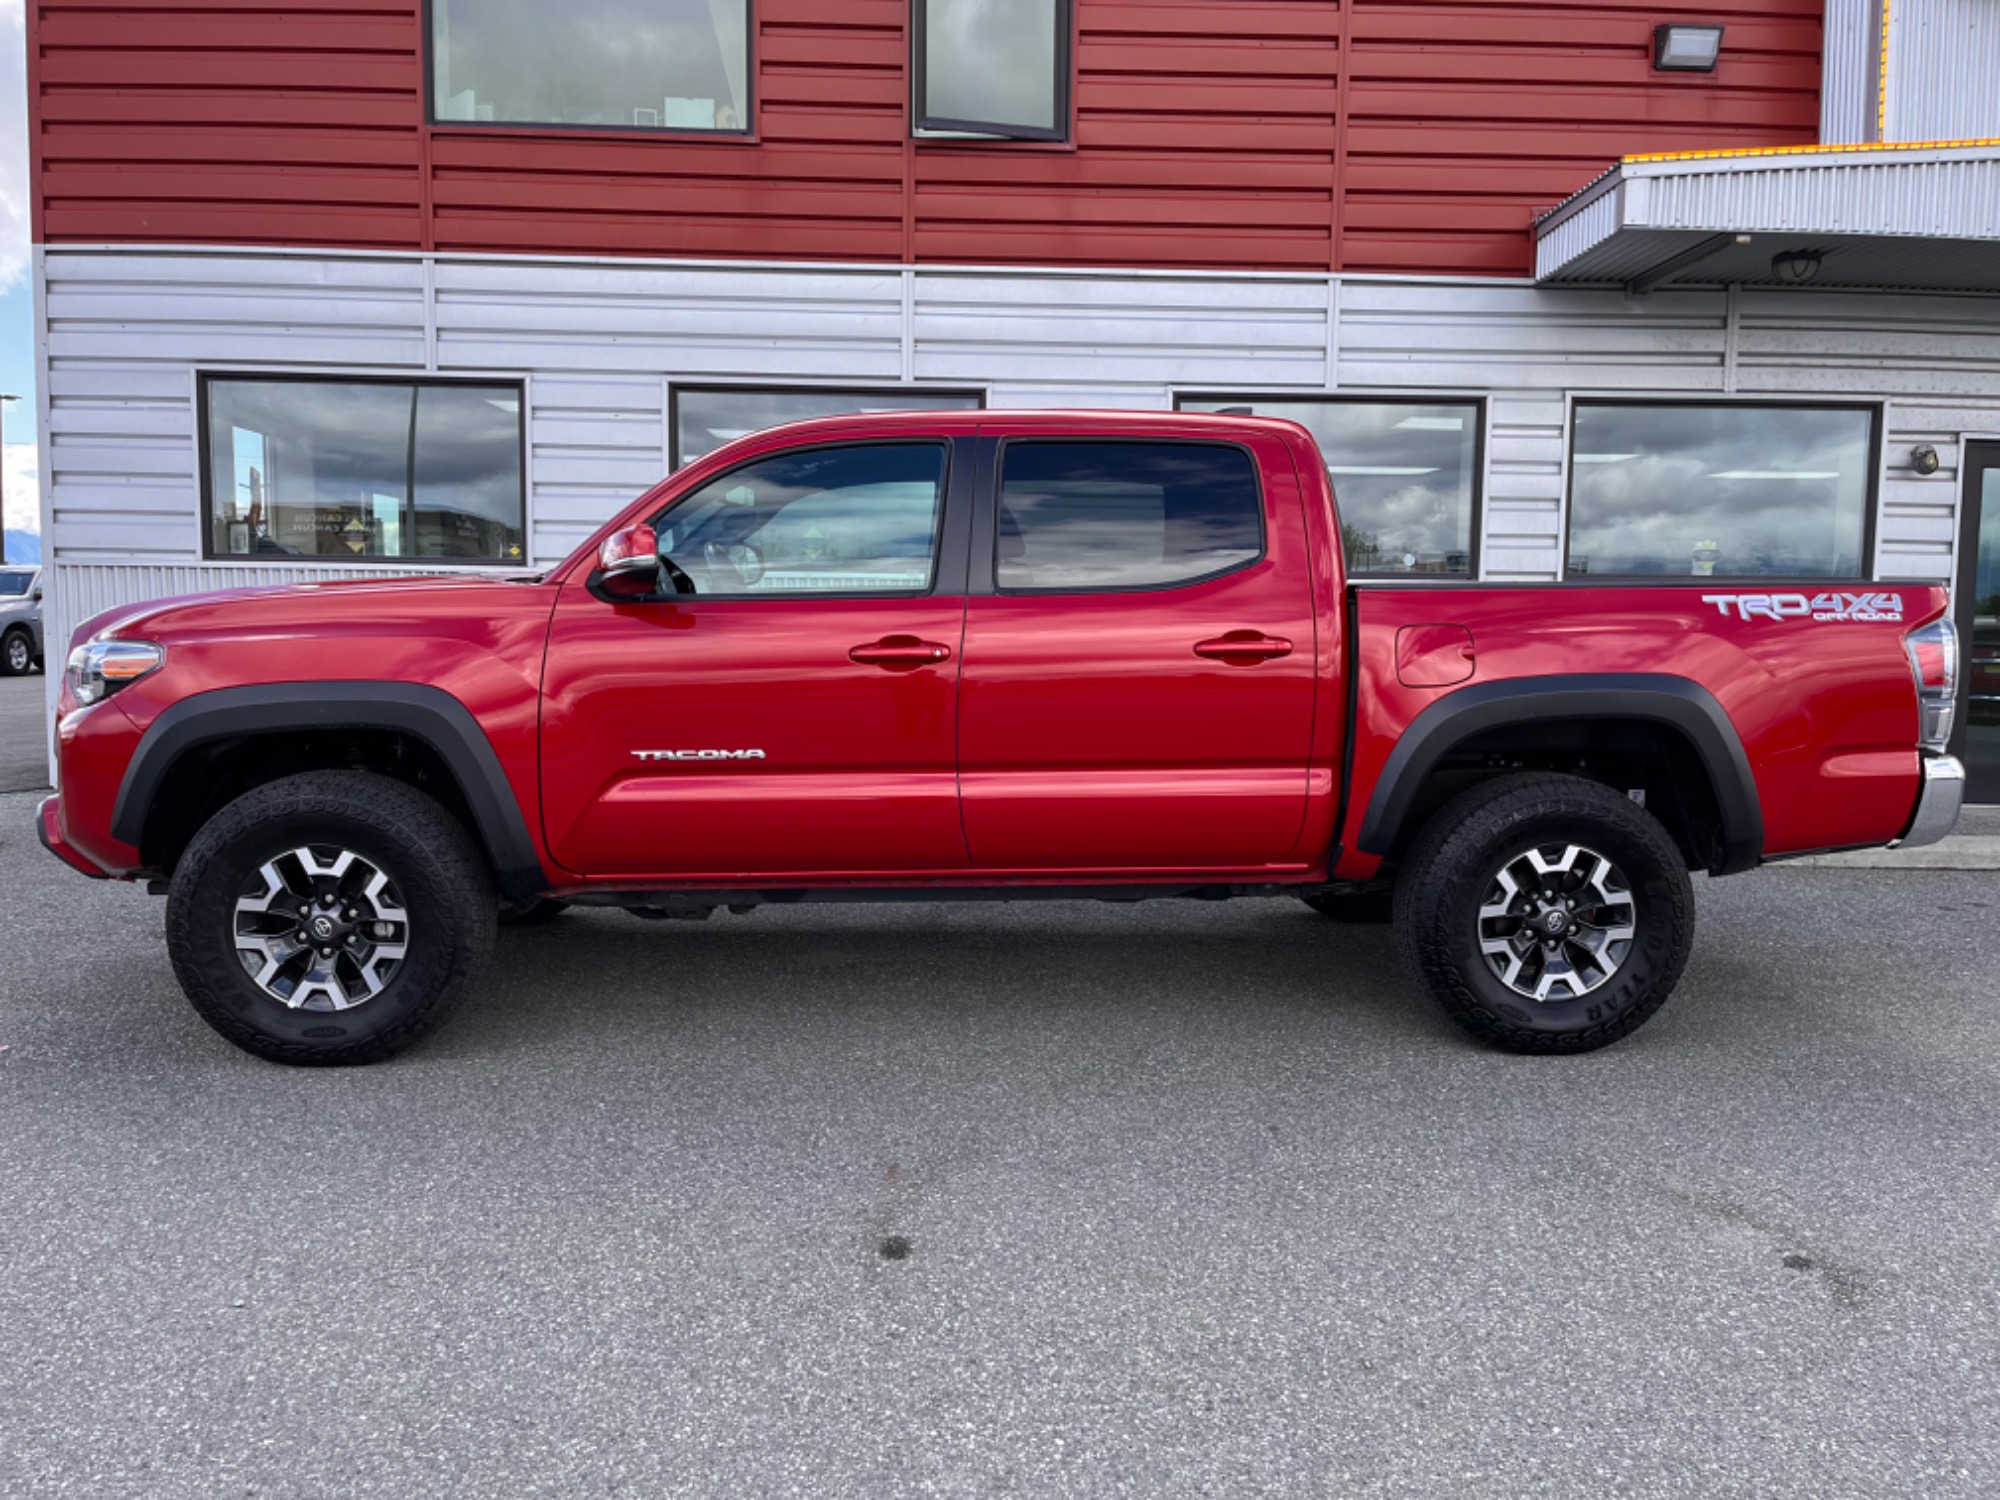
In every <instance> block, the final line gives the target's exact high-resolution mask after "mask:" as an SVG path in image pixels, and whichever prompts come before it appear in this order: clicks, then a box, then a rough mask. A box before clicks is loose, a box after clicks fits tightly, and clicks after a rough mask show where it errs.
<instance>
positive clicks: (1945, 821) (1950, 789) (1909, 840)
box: [1889, 755, 1965, 849]
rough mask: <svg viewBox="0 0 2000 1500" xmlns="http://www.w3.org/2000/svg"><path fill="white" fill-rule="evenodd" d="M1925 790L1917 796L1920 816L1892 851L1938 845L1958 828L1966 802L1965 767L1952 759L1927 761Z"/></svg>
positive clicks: (1930, 758)
mask: <svg viewBox="0 0 2000 1500" xmlns="http://www.w3.org/2000/svg"><path fill="white" fill-rule="evenodd" d="M1923 765H1924V789H1923V791H1922V792H1920V793H1919V794H1918V795H1917V812H1916V816H1915V817H1913V818H1911V819H1910V826H1909V827H1908V828H1906V829H1905V830H1904V831H1903V836H1902V837H1901V838H1899V839H1897V840H1896V842H1895V843H1893V844H1891V845H1890V846H1889V847H1890V848H1892V849H1917V848H1921V847H1922V846H1923V845H1925V844H1935V843H1936V842H1937V841H1938V840H1939V839H1941V838H1943V837H1944V836H1945V835H1946V834H1948V833H1950V832H1951V830H1952V829H1953V828H1954V827H1955V826H1957V823H1958V810H1959V808H1960V806H1962V805H1963V804H1964V802H1965V767H1964V766H1963V765H1961V764H1959V761H1958V758H1957V757H1956V756H1952V755H1926V756H1925V757H1924V762H1923Z"/></svg>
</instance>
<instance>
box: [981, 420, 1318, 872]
mask: <svg viewBox="0 0 2000 1500" xmlns="http://www.w3.org/2000/svg"><path fill="white" fill-rule="evenodd" d="M981 435H982V442H981V494H980V505H979V507H978V511H977V513H976V516H975V521H974V532H973V545H972V583H971V585H970V595H971V597H970V598H969V600H968V603H967V616H966V635H965V664H964V667H963V669H962V672H961V678H960V711H959V772H960V774H959V788H960V797H961V801H962V806H963V809H964V816H965V834H966V841H967V845H968V847H969V850H970V854H971V859H972V863H973V866H974V867H975V868H977V869H981V870H987V871H1084V870H1101V871H1135V872H1147V871H1162V872H1165V871H1176V870H1209V871H1218V870H1231V869H1234V870H1243V869H1254V868H1257V867H1264V866H1271V865H1281V864H1286V863H1288V862H1290V860H1291V857H1292V853H1293V850H1294V846H1295V845H1296V844H1297V843H1298V842H1299V837H1300V832H1301V826H1302V822H1303V819H1304V815H1305V808H1306V787H1307V762H1308V756H1309V753H1310V749H1311V741H1312V721H1313V703H1314V651H1315V641H1314V618H1315V617H1314V612H1313V608H1312V595H1311V586H1310V581H1309V580H1310V570H1309V568H1308V565H1307V550H1306V533H1305V523H1304V516H1303V513H1302V509H1301V502H1300V495H1299V485H1298V480H1297V476H1296V472H1295V470H1294V468H1293V464H1292V460H1291V455H1290V453H1289V451H1288V449H1287V448H1286V447H1285V445H1284V444H1283V443H1282V442H1281V441H1280V440H1279V439H1277V438H1276V437H1273V436H1268V435H1264V434H1252V435H1250V436H1249V437H1247V438H1246V439H1245V440H1243V441H1240V442H1239V441H1228V442H1218V441H1216V440H1215V439H1214V436H1213V433H1212V431H1203V430H1202V429H1200V428H1196V427H1192V426H1191V427H1190V428H1189V430H1188V432H1187V434H1186V435H1181V434H1178V433H1169V434H1166V435H1161V436H1151V435H1149V436H1148V437H1146V438H1145V439H1143V440H1140V439H1136V438H1130V437H1122V436H1115V435H1114V436H1107V437H1105V438H1101V439H1100V438H1091V439H1076V438H1067V437H1053V436H1042V435H1038V433H1037V431H1036V429H1035V428H1034V427H1032V426H1023V427H1022V428H1019V429H1016V430H1013V431H1009V430H1008V429H1007V428H1006V427H1005V425H1004V424H997V423H989V424H987V425H983V426H982V428H981Z"/></svg>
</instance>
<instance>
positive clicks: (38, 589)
mask: <svg viewBox="0 0 2000 1500" xmlns="http://www.w3.org/2000/svg"><path fill="white" fill-rule="evenodd" d="M28 602H29V603H30V604H40V603H41V602H42V586H41V585H40V584H39V583H38V584H36V585H35V591H34V592H33V593H32V594H30V595H28Z"/></svg>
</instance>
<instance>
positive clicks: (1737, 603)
mask: <svg viewBox="0 0 2000 1500" xmlns="http://www.w3.org/2000/svg"><path fill="white" fill-rule="evenodd" d="M1701 602H1702V603H1703V604H1713V605H1714V606H1715V607H1716V609H1717V610H1718V611H1719V612H1720V613H1721V614H1722V615H1723V617H1724V618H1725V619H1726V618H1728V617H1729V616H1730V615H1731V614H1732V613H1733V614H1734V615H1735V616H1736V618H1737V619H1739V620H1803V619H1808V618H1810V619H1814V620H1890V621H1896V620H1901V619H1902V618H1903V596H1902V595H1901V594H1814V595H1812V596H1811V597H1808V596H1806V595H1804V594H1703V595H1702V596H1701Z"/></svg>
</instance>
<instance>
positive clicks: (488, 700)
mask: <svg viewBox="0 0 2000 1500" xmlns="http://www.w3.org/2000/svg"><path fill="white" fill-rule="evenodd" d="M1945 608H1946V597H1945V593H1944V591H1943V590H1942V589H1938V588H1933V587H1929V586H1917V585H1898V584H1887V583H1882V584H1853V583H1848V584H1831V583H1827V582H1826V581H1824V580H1821V581H1818V582H1814V581H1787V580H1782V579H1778V580H1758V581H1755V582H1744V581H1729V582H1722V581H1718V580H1712V579H1693V580H1687V579H1660V580H1657V581H1651V582H1626V583H1617V584H1609V585H1599V584H1590V585H1586V586H1579V585H1577V584H1565V585H1520V584H1494V585H1484V586H1479V585H1458V586H1440V585H1439V584H1436V583H1428V584H1426V583H1419V582H1411V583H1404V584H1385V583H1375V582H1369V583H1362V584H1359V585H1357V584H1354V583H1351V582H1350V581H1349V579H1348V578H1347V576H1346V571H1345V567H1344V563H1343V558H1342V550H1341V529H1340V522H1339V518H1338V515H1337V513H1336V510H1335V503H1334V496H1333V493H1332V490H1331V488H1330V485H1329V480H1328V472H1327V467H1326V462H1325V460H1324V459H1323V458H1322V457H1321V455H1320V453H1319V451H1318V449H1317V448H1315V446H1314V445H1313V441H1312V439H1311V437H1310V436H1309V435H1308V434H1307V433H1306V431H1305V430H1304V429H1303V428H1301V427H1298V426H1295V425H1293V424H1291V423H1288V422H1282V421H1271V420H1263V419H1257V418H1251V417H1227V416H1224V417H1211V416H1194V415H1168V414H1146V415H1137V414H1134V415H1114V414H1098V413H1075V412H1067V413H1008V412H997V411H996V412H967V413H950V414H935V413H932V414H922V415H917V414H903V415H895V414H890V415H874V416H866V417H853V418H836V419H830V420H824V421H815V422H809V423H803V424H799V425H795V426H791V427H786V428H779V429H776V430H773V431H770V432H765V433H761V434H758V435H755V436H753V437H749V438H745V439H742V440H740V441H738V442H736V443H733V444H731V445H730V446H729V447H726V448H724V449H721V450H720V451H718V452H716V453H713V454H711V455H709V456H708V457H706V458H704V459H702V460H700V461H698V462H696V463H694V464H691V465H689V466H688V467H687V468H685V469H683V470H681V471H680V472H679V473H678V474H675V475H674V476H673V477H672V478H670V479H668V480H667V481H665V482H664V483H662V484H661V485H660V486H658V487H657V488H655V489H654V490H652V491H651V492H649V493H648V494H646V495H645V496H643V497H642V498H640V499H638V500H636V501H634V502H633V504H632V505H631V506H630V507H628V508H627V510H626V511H625V512H624V513H623V514H621V515H620V516H618V517H617V519H615V520H614V521H613V522H611V523H610V524H609V525H608V526H606V527H605V528H604V529H603V530H602V531H601V532H600V533H599V534H598V535H597V536H595V537H593V538H592V539H591V540H590V541H589V542H588V543H586V544H585V545H584V546H583V547H581V548H580V549H579V550H578V551H577V552H576V553H575V554H574V555H573V556H572V557H570V559H569V560H568V561H567V562H565V563H563V564H562V565H561V566H559V567H557V568H555V569H553V570H551V571H550V572H548V573H546V574H543V575H540V576H537V577H526V578H517V579H504V580H503V579H499V578H480V577H474V578H465V577H461V578H422V579H409V580H393V581H362V582H343V583H327V584H306V585H299V586H294V587H286V588H266V589H247V590H238V591H232V592H228V593H221V594H213V595H205V596H200V597H195V598H186V599H177V600H168V601H163V602H158V603H153V604H149V605H143V606H137V607H132V608H126V609H122V610H114V611H112V612H110V613H108V614H105V615H101V616H99V617H98V618H97V619H95V620H92V621H90V622H89V623H87V624H85V625H84V626H82V627H81V628H80V629H79V630H78V631H77V633H76V636H75V638H74V641H73V646H74V649H73V650H72V651H71V653H70V655H69V660H68V667H67V673H66V676H65V680H64V684H63V688H62V692H61V698H60V702H59V705H58V710H57V712H58V716H59V722H58V729H57V737H58V741H59V754H60V761H61V781H60V785H61V792H60V793H59V795H57V796H55V797H51V798H50V799H48V801H46V802H45V803H43V804H42V807H41V812H40V831H41V836H42V839H43V842H44V843H45V844H47V846H48V847H49V848H50V849H51V850H52V851H53V852H54V853H56V854H57V855H59V856H60V857H61V858H62V859H64V860H66V861H67V862H68V863H69V864H71V865H72V866H74V867H75V868H77V869H78V870H81V871H83V872H84V873H85V874H88V875H94V876H111V877H115V878H118V879H125V880H134V879H143V880H146V881H147V882H149V886H150V888H151V889H152V890H154V891H156V892H162V893H164V894H165V895H166V897H167V943H168V949H169V951H170V953H171V955H172V959H173V964H174V968H175V971H176V973H177V974H178V975H179V978H180V980H181V983H182V985H183V987H184V988H185V989H186V991H187V994H188V996H189V998H190V999H191V1000H192V1001H193V1003H194V1005H195V1007H196V1008H197V1009H198V1010H199V1011H200V1013H201V1014H202V1016H203V1017H204V1018H205V1019H207V1020H208V1021H209V1022H210V1023H211V1024H212V1025H213V1026H214V1027H215V1028H216V1029H217V1030H218V1031H220V1032H221V1033H222V1034H223V1035H224V1036H226V1037H228V1038H229V1039H230V1040H231V1041H233V1042H235V1043H237V1044H238V1045H240V1046H242V1047H245V1048H247V1049H249V1050H250V1051H252V1052H255V1053H257V1054H258V1055H260V1056H263V1057H267V1058H272V1059H275V1060H278V1061H283V1062H291V1063H349V1062H366V1061H371V1060H374V1059H378V1058H382V1057H386V1056H389V1055H390V1054H392V1053H394V1052H396V1051H398V1050H399V1049H401V1048H403V1047H405V1046H408V1045H409V1044H410V1043H412V1042H414V1041H416V1040H417V1039H418V1038H420V1037H422V1036H423V1035H424V1034H426V1033H427V1032H428V1031H429V1030H430V1029H431V1028H432V1027H433V1026H435V1025H436V1024H437V1022H438V1021H439V1019H440V1018H441V1016H442V1015H443V1013H444V1011H445V1010H446V1008H447V1007H448V1005H449V1004H450V1002H451V1001H452V999H453V998H454V996H455V995H456V994H457V993H458V992H460V991H462V990H464V989H465V988H466V987H467V982H468V979H469V977H470V976H471V975H472V974H473V972H474V971H475V970H476V968H477V967H478V966H479V964H480V963H481V962H482V961H483V960H484V959H485V957H486V955H487V953H488V951H489V949H490V948H491V946H492V943H493V935H494V927H495V924H496V922H497V921H506V920H513V921H532V920H538V919H540V918H542V917H545V916H548V915H551V914H553V913H554V912H556V911H558V910H560V909H561V907H562V906H564V905H567V904H573V903H590V904H594V905H612V906H621V907H626V908H629V909H630V910H632V911H634V912H636V913H638V914H640V915H642V916H654V917H659V916H674V917H703V916H707V915H709V914H711V913H712V912H714V911H715V910H716V909H717V908H719V907H726V908H728V909H729V910H731V911H736V912H741V911H748V910H750V909H753V908H754V907H756V906H757V905H759V904H762V903H768V902H790V901H799V900H854V899H874V900H897V901H907V900H913V899H932V900H935V899H968V898H982V897H983V898H1002V899H1020V898H1026V897H1036V896H1041V897H1072V898H1074V897H1079V896H1084V897H1097V898H1103V899H1109V900H1131V899H1136V898H1141V897H1166V896H1181V897H1202V898H1213V897H1221V896H1287V897H1302V898H1304V899H1305V900H1306V901H1307V902H1308V903H1309V904H1310V905H1312V906H1314V907H1316V908H1317V909H1319V910H1320V911H1322V912H1325V913H1326V914H1327V915H1329V916H1332V917H1336V918H1350V919H1361V920H1367V919H1371V918H1375V919H1380V918H1384V917H1388V916H1391V915H1393V920H1394V923H1395V926H1396V934H1397V938H1398V941H1399V944H1400V946H1401V948H1402V951H1403V952H1404V954H1405V955H1406V956H1407V958H1408V960H1409V962H1410V964H1411V966H1412V967H1413V968H1414V969H1415V971H1416V973H1417V975H1418V977H1419V978H1420V980H1421V981H1422V983H1423V985H1424V986H1425V988H1427V989H1428V990H1429V992H1430V993H1431V994H1432V996H1433V997H1434V998H1435V999H1436V1000H1437V1001H1438V1002H1439V1003H1440V1004H1441V1005H1442V1006H1443V1008H1444V1010H1445V1012H1446V1013H1447V1014H1448V1015H1449V1016H1450V1017H1451V1018H1452V1019H1453V1020H1454V1021H1456V1022H1457V1023H1458V1024H1459V1025H1460V1026H1461V1027H1463V1028H1464V1029H1465V1030H1467V1031H1469V1032H1470V1033H1472V1034H1473V1035H1474V1036H1475V1037H1478V1038H1480V1039H1482V1040H1484V1041H1486V1042H1488V1043H1491V1044H1494V1045H1498V1046H1501V1047H1506V1048H1511V1049H1514V1050H1519V1051H1526V1052H1574V1051H1582V1050H1585V1049H1588V1048H1593V1047H1598V1046H1602V1045H1604V1044H1605V1043H1607V1042H1611V1041H1614V1040H1616V1039H1617V1038H1619V1037H1621V1036H1624V1035H1625V1034H1627V1033H1628V1032H1630V1031H1632V1030H1633V1029H1634V1028H1635V1027H1637V1026H1639V1025H1640V1024H1641V1023H1642V1022H1644V1021H1645V1020H1646V1018H1647V1017H1649V1016H1650V1015H1651V1014H1652V1013H1653V1012H1654V1011H1655V1010H1656V1009H1658V1008H1659V1006H1660V1004H1661V1003H1662V1002H1663V1001H1664V1000H1665V999H1666V997H1667V995H1668V993H1669V992H1670V991H1671V990H1672V988H1673V986H1674V982H1675V980H1676V979H1677V978H1678V976H1679V974H1680V972H1681V966H1682V964H1683V962H1684V961H1685V960H1686V957H1687V954H1688V949H1689V945H1690V942H1691V940H1692V937H1693V932H1694V900H1693V894H1692V888H1691V884H1690V878H1689V877H1690V872H1691V871H1696V870H1699V871H1704V872H1706V873H1708V874H1711V875H1723V874H1731V873H1734V872H1737V871H1742V870H1749V869H1752V868H1754V867H1755V866H1757V865H1758V864H1759V863H1761V862H1763V861H1766V860H1772V859H1777V858H1780V857H1782V856H1786V855H1793V854H1801V853H1805V852H1808V851H1813V850H1823V849H1840V848H1849V847H1856V846H1862V845H1879V844H1887V843H1891V842H1895V841H1898V840H1900V841H1901V842H1903V843H1905V844H1920V843H1925V842H1929V841H1932V840H1935V839H1937V838H1940V837H1942V836H1943V834H1944V833H1945V832H1946V831H1948V830H1949V829H1950V827H1951V826H1952V824H1953V822H1954V821H1955V819H1956V817H1957V814H1958V806H1959V800H1960V791H1961V786H1962V781H1963V772H1962V771H1961V769H1960V767H1959V765H1958V763H1957V762H1956V761H1955V760H1953V759H1951V758H1950V757H1949V756H1946V755H1945V754H1944V753H1943V749H1944V745H1945V741H1946V736H1947V734H1948V732H1949V728H1950V721H1951V716H1952V711H1953V705H1954V701H1955V693H1956V690H1957V680H1956V679H1957V642H1956V638H1955V637H1954V635H1953V632H1952V626H1951V624H1950V622H1949V620H1947V619H1946V618H1945Z"/></svg>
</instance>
